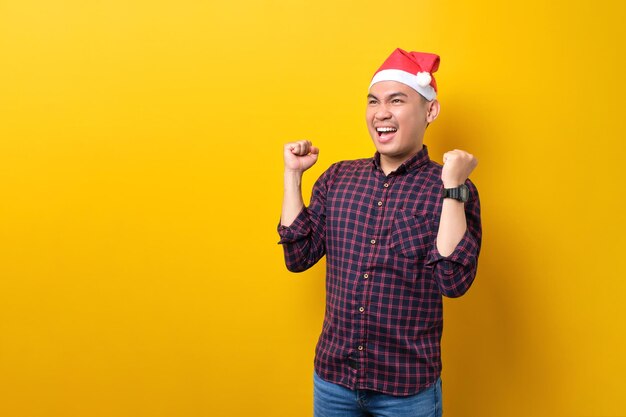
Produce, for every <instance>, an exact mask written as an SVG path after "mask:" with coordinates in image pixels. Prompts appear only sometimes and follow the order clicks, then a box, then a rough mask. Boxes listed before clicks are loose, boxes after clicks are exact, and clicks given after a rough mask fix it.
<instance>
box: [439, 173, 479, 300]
mask: <svg viewBox="0 0 626 417" xmlns="http://www.w3.org/2000/svg"><path fill="white" fill-rule="evenodd" d="M467 185H468V187H469V189H470V195H471V196H472V198H471V199H470V200H469V201H468V202H466V203H465V217H466V220H467V230H466V231H465V234H464V235H463V238H462V239H461V241H460V242H459V243H458V244H457V246H456V248H455V249H454V251H453V252H452V253H451V254H450V255H449V256H442V255H441V254H440V253H439V250H437V245H436V244H433V247H432V249H431V251H430V253H429V256H428V259H427V264H428V265H429V266H431V267H432V268H433V274H434V278H435V280H436V281H437V284H438V286H439V288H440V290H441V293H442V294H443V295H445V296H446V297H460V296H461V295H463V294H465V293H466V292H467V290H468V289H469V288H470V286H471V285H472V282H474V278H475V277H476V271H477V267H478V255H479V253H480V245H481V240H482V226H481V222H480V199H479V196H478V190H477V189H476V187H475V186H474V184H472V183H471V182H470V181H469V180H468V182H467ZM436 225H437V229H438V228H439V227H438V225H439V221H437V222H436ZM436 233H437V230H435V236H436Z"/></svg>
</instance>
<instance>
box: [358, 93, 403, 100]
mask: <svg viewBox="0 0 626 417" xmlns="http://www.w3.org/2000/svg"><path fill="white" fill-rule="evenodd" d="M398 96H402V97H408V96H407V95H406V94H404V93H401V92H399V91H398V92H395V93H391V94H389V95H388V96H387V99H388V100H389V99H392V98H394V97H398ZM367 98H373V99H376V100H378V97H376V96H375V95H374V94H368V95H367Z"/></svg>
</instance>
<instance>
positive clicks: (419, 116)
mask: <svg viewBox="0 0 626 417" xmlns="http://www.w3.org/2000/svg"><path fill="white" fill-rule="evenodd" d="M438 112H439V103H438V102H437V101H436V100H433V101H431V102H428V101H426V99H424V98H423V97H422V96H421V95H419V93H418V92H417V91H415V90H413V89H412V88H411V87H409V86H407V85H405V84H402V83H399V82H396V81H381V82H379V83H376V84H374V85H373V86H372V87H371V88H370V92H369V94H368V96H367V111H366V114H365V118H366V121H367V128H368V130H369V134H370V136H371V137H372V140H373V141H374V146H376V150H377V151H378V152H379V153H380V155H381V163H383V164H385V163H387V164H388V165H389V164H391V165H395V166H399V165H400V164H402V163H403V162H404V161H406V160H407V159H409V158H410V157H411V156H413V155H415V154H416V153H417V152H419V151H420V150H421V149H422V145H423V140H424V131H425V130H426V126H427V125H428V123H430V122H432V121H433V120H435V118H436V117H437V114H438Z"/></svg>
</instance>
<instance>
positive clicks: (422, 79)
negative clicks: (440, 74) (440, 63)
mask: <svg viewBox="0 0 626 417" xmlns="http://www.w3.org/2000/svg"><path fill="white" fill-rule="evenodd" d="M431 80H432V78H431V76H430V74H429V73H427V72H418V73H417V75H416V81H417V85H419V86H420V87H426V86H428V85H430V81H431Z"/></svg>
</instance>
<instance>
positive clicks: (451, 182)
mask: <svg viewBox="0 0 626 417" xmlns="http://www.w3.org/2000/svg"><path fill="white" fill-rule="evenodd" d="M476 165H478V159H476V158H475V157H474V155H472V154H470V153H467V152H465V151H462V150H459V149H455V150H453V151H450V152H446V153H444V154H443V170H442V171H441V180H442V181H443V186H444V187H445V188H455V187H458V186H459V185H461V184H463V183H465V180H467V178H468V177H469V175H470V174H471V172H472V171H473V170H474V168H476Z"/></svg>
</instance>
